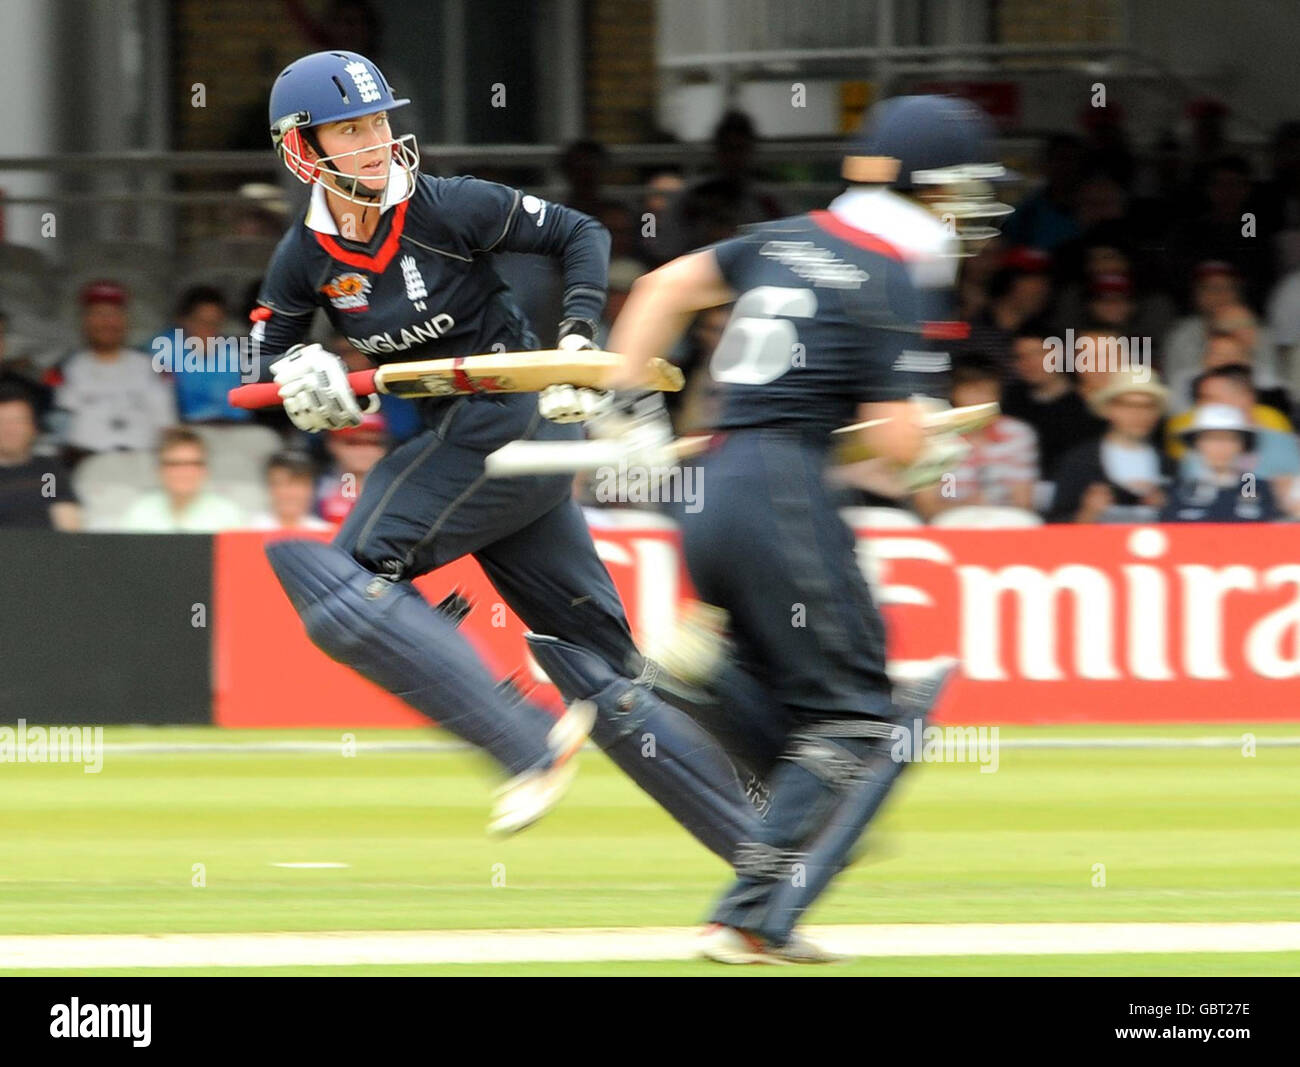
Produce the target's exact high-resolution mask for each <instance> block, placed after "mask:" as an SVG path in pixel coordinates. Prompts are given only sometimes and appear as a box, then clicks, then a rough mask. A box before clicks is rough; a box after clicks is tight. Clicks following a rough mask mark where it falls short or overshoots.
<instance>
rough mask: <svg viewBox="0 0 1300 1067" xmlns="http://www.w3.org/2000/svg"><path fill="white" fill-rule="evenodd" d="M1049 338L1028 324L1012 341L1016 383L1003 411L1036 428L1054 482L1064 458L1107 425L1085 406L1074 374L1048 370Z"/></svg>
mask: <svg viewBox="0 0 1300 1067" xmlns="http://www.w3.org/2000/svg"><path fill="white" fill-rule="evenodd" d="M1046 336H1047V333H1046V330H1045V329H1044V328H1043V327H1042V325H1041V324H1039V323H1030V324H1027V325H1025V326H1023V327H1021V329H1020V331H1019V332H1018V333H1017V334H1016V337H1015V340H1014V341H1012V343H1011V350H1012V353H1013V355H1014V359H1015V372H1016V379H1015V380H1014V381H1012V382H1010V383H1009V384H1008V385H1007V387H1006V389H1005V390H1003V400H1002V410H1003V411H1004V412H1005V413H1006V414H1007V415H1009V416H1011V417H1012V418H1014V419H1019V420H1021V421H1022V422H1025V423H1027V424H1028V425H1029V426H1030V427H1032V428H1033V430H1034V433H1035V434H1036V436H1037V438H1038V456H1039V467H1040V468H1041V470H1042V474H1043V477H1044V478H1046V479H1047V480H1049V481H1050V480H1051V479H1052V475H1053V473H1054V472H1055V470H1056V464H1057V462H1058V461H1059V460H1060V458H1061V457H1062V456H1063V455H1064V454H1065V453H1066V452H1068V451H1069V450H1070V449H1072V448H1073V447H1074V446H1075V445H1077V444H1079V443H1080V442H1082V441H1087V440H1089V439H1090V438H1093V437H1096V436H1097V435H1098V434H1100V433H1101V432H1102V431H1103V430H1104V429H1105V427H1106V423H1105V422H1104V421H1103V420H1101V419H1099V418H1098V417H1097V416H1096V415H1094V414H1093V413H1092V410H1091V409H1090V408H1089V407H1088V405H1087V404H1086V403H1084V401H1083V398H1082V397H1081V396H1080V395H1079V391H1078V389H1077V388H1076V387H1075V381H1074V376H1073V375H1072V374H1070V373H1069V372H1067V371H1062V370H1055V369H1053V368H1052V367H1050V366H1049V364H1048V360H1047V353H1046V349H1045V346H1044V343H1043V342H1044V338H1045V337H1046Z"/></svg>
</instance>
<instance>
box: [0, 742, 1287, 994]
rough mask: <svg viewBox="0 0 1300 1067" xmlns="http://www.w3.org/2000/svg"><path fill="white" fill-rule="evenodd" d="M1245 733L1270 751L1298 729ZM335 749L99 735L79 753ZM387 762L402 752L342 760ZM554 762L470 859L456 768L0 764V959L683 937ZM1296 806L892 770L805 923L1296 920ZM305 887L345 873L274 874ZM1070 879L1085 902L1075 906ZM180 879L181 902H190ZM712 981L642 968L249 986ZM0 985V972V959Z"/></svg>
mask: <svg viewBox="0 0 1300 1067" xmlns="http://www.w3.org/2000/svg"><path fill="white" fill-rule="evenodd" d="M1244 729H1247V728H1244V727H1239V726H1238V727H1232V728H1229V727H1224V726H1202V727H1173V728H1160V729H1157V728H1154V727H1142V728H1138V727H1128V728H1118V727H1109V728H1100V727H1089V728H1079V727H1069V728H1065V727H1062V728H1056V729H1052V730H1048V729H1016V730H1013V729H1004V730H1003V731H1002V739H1003V741H1007V740H1013V739H1021V738H1033V737H1039V738H1056V737H1086V736H1106V737H1122V736H1142V737H1154V736H1160V737H1167V738H1175V737H1180V736H1183V737H1186V736H1197V737H1199V736H1211V735H1212V736H1219V737H1224V736H1237V735H1239V734H1240V733H1241V732H1243V730H1244ZM1252 732H1254V733H1255V734H1256V736H1257V737H1258V738H1260V739H1267V738H1270V737H1294V736H1297V734H1300V728H1297V727H1289V726H1286V725H1275V726H1264V727H1259V728H1254V729H1253V731H1252ZM338 736H339V735H338V734H336V733H323V732H301V733H293V734H288V733H267V732H241V733H233V732H228V731H227V732H219V731H216V730H208V731H195V730H184V731H182V730H143V729H128V728H122V729H111V730H109V731H107V734H106V739H107V740H108V741H110V742H122V741H159V740H163V741H175V742H191V741H196V740H207V741H215V740H219V741H241V740H248V741H266V740H273V739H281V740H287V739H305V738H311V739H315V740H326V741H335V740H338ZM412 736H415V737H425V736H428V735H423V734H421V735H394V734H393V733H389V732H382V733H381V732H378V731H374V732H369V733H367V732H364V731H363V732H360V733H359V734H358V737H359V738H360V739H363V740H366V739H369V740H379V741H391V740H394V739H406V738H409V737H412ZM581 758H582V773H581V775H580V777H579V779H578V783H577V785H576V786H575V787H574V790H573V792H572V793H571V794H570V796H569V797H568V798H567V799H566V801H565V803H564V805H563V806H562V807H561V809H560V810H558V811H557V812H555V813H553V814H552V815H551V816H549V817H548V818H547V819H546V820H545V821H544V822H543V823H541V824H539V825H538V826H537V827H535V828H533V829H532V830H530V831H529V832H527V833H525V834H522V835H520V836H518V837H516V838H512V839H509V840H506V841H497V840H493V839H489V838H488V837H486V836H485V835H484V833H483V826H484V823H485V820H486V815H487V809H488V804H489V795H488V794H489V786H490V784H491V777H490V775H489V774H488V771H487V767H486V764H485V763H484V762H483V761H482V760H481V759H480V758H479V757H476V756H473V755H469V754H464V753H374V752H366V751H364V750H363V751H361V752H360V753H359V754H357V755H355V756H354V757H351V758H345V757H344V756H342V755H341V754H336V753H328V752H322V753H283V752H277V753H267V752H258V751H251V750H250V751H234V752H215V753H214V752H194V753H167V754H157V753H150V754H143V753H132V752H122V751H112V750H110V751H108V752H107V753H106V754H105V757H104V765H103V770H102V772H101V773H99V774H86V773H84V772H83V770H82V767H81V766H79V765H75V764H64V765H58V764H14V763H0V854H3V857H4V860H3V865H2V866H0V937H2V936H7V935H14V934H92V933H100V934H103V933H150V934H152V933H205V932H206V933H218V932H256V931H330V930H353V931H357V930H388V931H397V930H438V929H442V930H452V929H496V928H525V929H526V928H539V927H640V926H690V925H692V924H695V923H697V922H698V921H699V920H700V919H701V917H702V916H703V915H704V914H705V913H706V911H707V909H708V908H709V906H710V903H711V901H712V900H713V898H714V896H715V895H716V894H717V892H718V891H719V890H720V889H721V888H722V887H723V885H724V884H725V881H726V875H727V871H726V869H725V867H724V866H723V864H722V863H720V862H719V861H718V860H716V859H714V858H713V857H712V856H711V855H710V854H709V853H707V852H705V851H704V850H703V849H702V848H700V847H699V846H697V845H696V844H695V843H694V842H693V841H692V840H691V839H690V838H688V837H687V836H686V835H685V834H684V833H683V832H681V831H680V830H678V829H677V828H676V827H675V825H674V824H673V823H672V822H671V821H670V820H669V819H668V818H667V817H665V816H664V815H662V814H661V813H660V812H659V811H658V809H656V808H655V807H654V806H653V805H652V804H651V803H650V802H649V801H648V800H647V799H646V798H645V797H644V796H643V795H642V794H641V793H639V791H637V790H636V789H635V787H633V786H632V785H630V784H629V783H628V782H627V781H626V780H625V779H624V778H623V777H622V776H621V775H620V774H619V773H618V772H617V771H616V770H615V769H614V768H613V767H612V766H611V765H610V764H609V763H608V762H607V761H605V759H604V758H603V757H602V756H600V755H599V754H598V753H596V752H590V751H589V752H587V753H584V754H583V756H582V757H581ZM1297 783H1300V748H1297V747H1283V748H1269V747H1260V748H1259V749H1258V750H1257V752H1256V754H1255V755H1254V756H1253V757H1246V756H1243V755H1242V753H1241V752H1240V751H1239V750H1237V749H1235V748H1214V749H1208V748H1205V749H1201V748H1198V749H1186V748H1179V749H1138V750H1132V749H1095V748H1085V749H1069V750H1061V749H1012V748H1004V749H1003V750H1002V752H1001V755H1000V767H999V770H998V772H997V773H995V774H982V773H980V772H979V770H978V768H977V767H976V766H975V765H973V764H960V763H950V764H926V765H921V766H918V767H913V768H911V769H910V770H909V772H908V774H907V775H906V776H905V778H904V780H903V784H902V785H901V786H900V788H899V790H898V791H897V792H896V794H895V796H894V798H893V800H892V802H891V805H890V806H889V807H888V809H887V810H886V812H885V813H884V815H883V817H882V818H881V819H880V820H878V822H877V823H876V824H874V825H873V827H872V830H871V831H870V837H869V839H868V840H869V844H870V848H869V851H868V853H867V855H866V856H865V857H864V859H863V861H862V862H861V863H860V864H859V865H858V866H856V867H855V868H853V869H852V870H851V871H850V872H848V873H847V874H846V875H845V876H844V877H842V878H841V879H840V880H839V882H838V883H837V884H836V886H835V887H834V888H833V889H832V891H831V892H830V893H829V894H827V896H826V897H824V898H823V900H822V901H821V902H820V903H819V906H818V907H817V908H816V909H815V911H814V912H813V914H812V915H811V916H810V919H811V921H813V922H815V923H978V922H1019V923H1027V922H1066V921H1068V922H1193V921H1198V922H1248V921H1250V922H1262V921H1296V920H1300V789H1298V788H1297ZM312 862H315V863H340V864H347V866H346V867H342V868H327V869H287V868H283V867H277V866H274V864H277V863H312ZM1097 864H1103V865H1104V872H1105V873H1104V876H1105V885H1104V887H1103V886H1098V885H1095V884H1094V882H1095V881H1097V870H1098V868H1096V867H1095V865H1097ZM195 865H202V867H201V870H202V881H203V882H205V884H203V885H195V884H194V883H195V881H196V880H198V878H197V875H196V871H197V870H199V869H200V868H196V866H195ZM123 965H124V966H128V965H129V961H123ZM720 970H722V969H721V968H716V967H712V966H711V965H708V964H703V963H690V962H685V961H665V962H661V963H656V962H647V963H608V964H602V963H587V964H572V963H571V964H563V965H560V964H536V963H533V964H518V965H492V966H487V965H484V966H475V965H466V966H460V965H446V966H432V965H430V966H424V967H412V966H392V967H382V968H366V967H352V968H325V969H322V968H313V967H305V966H304V967H301V968H295V969H289V970H286V969H284V968H268V969H266V970H264V971H260V972H258V973H304V974H310V973H322V972H325V973H376V972H379V973H447V974H471V973H528V974H537V973H554V974H569V973H583V974H590V973H597V972H599V973H611V974H627V973H644V974H695V973H717V972H718V971H720ZM0 973H17V972H13V971H5V970H3V961H2V960H0ZM24 973H34V972H31V971H27V972H24ZM175 973H196V972H189V971H186V972H175ZM203 973H220V972H217V971H215V970H214V971H210V972H209V971H204V972H203ZM240 973H254V972H253V971H252V970H251V969H250V970H245V971H242V972H240ZM725 973H732V972H731V971H726V972H725ZM746 973H753V972H752V971H751V970H746ZM780 973H782V974H789V973H791V972H790V970H789V969H781V970H780ZM820 973H840V974H844V973H861V974H936V973H941V974H1296V973H1300V953H1292V952H1277V953H1246V952H1243V953H1224V954H1192V953H1188V954H1176V953H1170V954H1165V955H1161V954H1137V953H1134V954H1132V955H1127V954H1123V955H1113V956H1112V955H1106V956H1087V955H1072V954H1063V955H1051V956H986V957H972V956H960V955H953V956H943V957H940V956H932V957H926V958H910V957H879V958H871V959H864V960H862V961H860V962H854V963H849V964H845V965H840V966H837V967H835V968H830V969H825V970H823V972H820Z"/></svg>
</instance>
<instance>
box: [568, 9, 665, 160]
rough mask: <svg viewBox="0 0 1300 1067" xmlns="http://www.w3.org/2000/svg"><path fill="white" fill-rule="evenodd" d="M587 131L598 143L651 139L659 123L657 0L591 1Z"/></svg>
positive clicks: (588, 22)
mask: <svg viewBox="0 0 1300 1067" xmlns="http://www.w3.org/2000/svg"><path fill="white" fill-rule="evenodd" d="M585 6H586V12H585V14H586V34H587V40H586V45H585V54H586V86H585V87H586V116H585V118H586V125H587V134H588V136H590V137H594V138H595V139H596V140H598V141H605V142H613V143H626V142H635V141H644V140H648V139H650V138H651V137H652V135H653V131H654V126H655V121H654V113H655V6H654V3H653V0H588V2H587V4H586V5H585Z"/></svg>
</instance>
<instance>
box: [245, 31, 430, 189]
mask: <svg viewBox="0 0 1300 1067" xmlns="http://www.w3.org/2000/svg"><path fill="white" fill-rule="evenodd" d="M410 102H411V101H410V100H409V99H406V98H400V99H399V98H398V97H396V96H395V95H394V93H393V89H392V87H391V86H390V85H389V84H388V79H386V78H385V77H384V75H383V74H382V73H381V72H380V70H379V68H378V67H377V66H375V65H374V64H373V63H372V62H370V60H368V59H367V58H366V57H365V56H362V55H358V54H357V53H356V52H343V51H330V52H315V53H313V54H312V55H309V56H303V57H302V58H301V59H298V60H295V61H294V62H292V63H290V64H289V65H288V66H287V67H285V68H284V70H282V71H281V72H280V74H279V76H278V77H277V78H276V79H275V84H274V85H272V86H271V105H270V120H271V140H272V143H273V144H274V145H275V150H276V152H277V153H278V154H279V156H280V159H281V160H283V162H284V165H285V166H286V167H288V168H289V172H290V173H291V174H293V175H294V176H295V177H296V178H298V179H299V180H300V181H302V182H305V183H307V184H311V183H312V182H314V181H316V180H318V179H319V178H320V176H321V175H322V174H325V175H329V176H331V177H333V178H335V181H334V183H333V184H334V191H335V192H337V193H339V194H340V195H342V196H344V197H346V198H347V199H356V200H357V201H358V202H368V201H370V200H372V199H374V197H373V195H371V194H369V193H368V192H367V191H366V190H365V189H364V188H363V187H362V186H361V185H360V183H359V182H358V180H357V178H356V177H355V176H354V175H350V174H345V173H343V172H341V171H339V170H338V169H337V168H334V167H330V166H327V165H326V164H327V163H328V162H331V161H333V160H336V159H338V158H340V156H325V155H323V154H322V153H321V152H320V150H319V145H318V144H316V143H315V142H314V141H309V143H311V147H312V148H313V150H315V151H316V155H317V157H318V158H317V159H315V160H309V159H307V158H306V156H305V154H304V152H303V143H304V142H303V138H304V135H306V136H307V137H308V138H309V139H310V136H311V135H310V133H309V131H310V129H311V127H313V126H320V125H323V124H325V123H328V122H341V121H343V120H344V119H354V118H360V117H361V116H363V115H373V114H374V113H375V112H377V111H391V110H393V109H394V108H399V107H403V106H404V105H406V104H409V103H410ZM389 143H390V144H391V145H392V148H393V158H394V161H395V162H397V163H398V164H399V165H400V166H401V167H402V168H403V170H404V171H405V172H406V177H407V181H408V188H409V191H408V192H407V196H409V195H410V193H411V192H413V191H414V185H415V179H414V176H415V174H416V173H417V172H418V170H419V164H420V155H419V146H418V145H417V144H416V142H415V137H414V136H413V135H411V134H407V135H406V136H405V137H400V138H397V139H395V140H393V141H390V142H389ZM367 151H368V149H367ZM343 154H344V155H351V154H353V153H343ZM349 186H350V187H349ZM358 194H360V195H359V196H358ZM403 199H405V198H403Z"/></svg>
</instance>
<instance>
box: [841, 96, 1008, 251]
mask: <svg viewBox="0 0 1300 1067" xmlns="http://www.w3.org/2000/svg"><path fill="white" fill-rule="evenodd" d="M993 138H994V128H993V123H992V122H991V121H990V120H989V117H988V116H987V115H986V114H985V113H984V112H983V111H982V110H980V108H978V107H976V106H975V105H974V104H972V103H970V102H969V101H967V100H962V99H959V98H958V97H952V96H896V97H892V98H890V99H888V100H882V101H881V102H880V103H879V104H877V105H876V106H875V107H873V108H872V109H871V111H870V112H869V113H868V114H867V117H866V120H865V122H864V123H863V126H862V130H861V131H860V132H859V133H858V134H857V135H855V136H854V137H853V138H851V139H850V140H849V143H848V145H847V147H846V151H845V156H844V162H843V167H842V174H843V176H844V178H846V179H847V180H848V181H850V182H854V183H856V184H880V185H886V186H888V187H889V188H891V189H894V190H896V191H898V192H900V193H905V194H907V195H909V196H912V197H914V198H915V199H917V200H919V201H920V202H921V203H923V204H924V205H925V206H926V207H927V208H928V209H929V210H930V211H931V212H933V213H934V214H935V215H937V216H938V217H939V218H940V220H941V221H943V222H945V223H946V224H948V225H949V226H950V228H951V230H952V232H953V234H954V236H956V237H957V238H958V239H959V240H960V241H961V242H962V246H963V251H964V252H965V254H971V253H972V252H973V250H974V249H975V247H977V246H978V244H979V243H981V242H983V241H986V240H988V239H989V238H991V237H995V236H997V233H998V230H997V227H996V226H993V225H989V222H990V221H991V220H995V219H1002V218H1003V217H1005V216H1006V215H1009V214H1011V212H1012V210H1013V209H1012V208H1011V207H1009V206H1007V205H1006V204H1001V203H998V201H997V199H996V198H995V196H994V193H993V186H992V184H991V183H992V182H994V181H997V180H998V179H1001V178H1004V177H1005V176H1006V171H1005V169H1004V168H1003V166H1002V164H1001V163H999V162H997V155H996V152H995V149H994V145H993Z"/></svg>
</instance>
